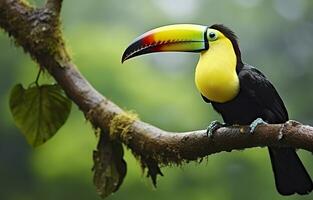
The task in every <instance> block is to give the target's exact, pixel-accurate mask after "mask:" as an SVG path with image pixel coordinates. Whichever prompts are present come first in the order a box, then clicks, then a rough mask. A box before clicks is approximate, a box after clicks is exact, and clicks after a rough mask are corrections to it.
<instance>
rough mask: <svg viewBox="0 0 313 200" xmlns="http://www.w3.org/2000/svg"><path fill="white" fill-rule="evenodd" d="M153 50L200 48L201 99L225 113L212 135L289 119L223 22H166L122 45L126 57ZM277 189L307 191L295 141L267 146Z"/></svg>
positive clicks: (308, 180) (212, 128)
mask: <svg viewBox="0 0 313 200" xmlns="http://www.w3.org/2000/svg"><path fill="white" fill-rule="evenodd" d="M155 52H196V53H199V54H200V59H199V61H198V64H197V66H196V69H195V84H196V87H197V89H198V90H199V92H200V94H201V96H202V98H203V100H204V101H205V102H207V103H210V104H211V105H212V106H213V108H214V110H215V111H217V112H218V113H219V114H220V115H221V116H222V118H223V121H224V124H221V123H218V122H217V121H214V122H212V123H211V124H210V125H209V127H208V131H207V133H208V135H212V133H214V131H215V130H216V129H217V128H219V127H221V126H224V125H250V126H251V129H250V130H252V131H251V133H253V131H254V129H255V127H256V126H257V125H258V124H260V123H284V122H286V121H288V112H287V109H286V107H285V105H284V103H283V101H282V99H281V97H280V96H279V94H278V93H277V91H276V89H275V88H274V86H273V85H272V83H271V82H270V81H269V80H268V79H267V78H266V77H265V75H264V74H263V73H262V72H260V71H259V70H258V69H257V68H255V67H253V66H251V65H249V64H246V63H244V62H243V61H242V58H241V53H240V49H239V45H238V39H237V36H236V35H235V34H234V32H233V31H232V30H230V29H229V28H228V27H226V26H224V25H222V24H214V25H212V26H203V25H196V24H175V25H168V26H163V27H159V28H156V29H153V30H151V31H148V32H146V33H144V34H142V35H141V36H139V37H138V38H136V39H135V40H134V41H133V42H132V43H131V44H130V45H129V46H128V47H127V48H126V50H125V51H124V54H123V56H122V62H124V61H126V60H127V59H130V58H132V57H135V56H139V55H143V54H148V53H155ZM268 151H269V155H270V160H271V164H272V170H273V173H274V178H275V185H276V188H277V191H278V192H279V193H280V194H281V195H292V194H295V193H297V194H300V195H305V194H309V193H310V192H311V191H312V189H313V183H312V180H311V178H310V175H309V174H308V172H307V171H306V169H305V167H304V166H303V164H302V162H301V160H300V159H299V157H298V155H297V154H296V151H295V149H294V148H292V147H268Z"/></svg>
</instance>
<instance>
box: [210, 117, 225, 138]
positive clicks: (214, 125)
mask: <svg viewBox="0 0 313 200" xmlns="http://www.w3.org/2000/svg"><path fill="white" fill-rule="evenodd" d="M225 125H226V124H224V123H221V122H219V121H217V120H214V121H212V122H211V123H210V124H209V126H208V128H207V130H206V135H207V137H209V138H210V137H212V136H213V134H214V132H215V131H216V130H217V129H219V128H221V127H224V126H225Z"/></svg>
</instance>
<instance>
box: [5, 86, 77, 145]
mask: <svg viewBox="0 0 313 200" xmlns="http://www.w3.org/2000/svg"><path fill="white" fill-rule="evenodd" d="M71 104H72V102H71V101H70V100H69V99H68V98H67V97H66V96H65V94H64V92H63V90H62V88H61V87H60V86H59V85H41V86H38V85H34V86H32V87H29V88H27V89H24V88H23V86H22V85H21V84H17V85H16V86H14V88H13V89H12V91H11V95H10V109H11V113H12V115H13V118H14V121H15V124H16V126H17V127H18V128H19V129H20V130H21V132H22V133H23V134H24V135H25V137H26V139H27V141H28V143H29V144H31V145H32V146H34V147H36V146H39V145H41V144H43V143H44V142H46V141H47V140H48V139H50V138H51V137H52V136H53V135H54V134H55V133H56V132H57V131H58V130H59V128H60V127H61V126H62V125H63V124H64V123H65V121H66V120H67V118H68V116H69V114H70V111H71Z"/></svg>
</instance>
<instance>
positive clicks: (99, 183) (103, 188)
mask: <svg viewBox="0 0 313 200" xmlns="http://www.w3.org/2000/svg"><path fill="white" fill-rule="evenodd" d="M123 156H124V150H123V146H122V144H121V143H120V142H119V141H114V140H110V139H109V138H107V139H105V134H104V133H101V135H100V139H99V143H98V148H97V151H94V152H93V160H94V167H93V171H94V177H93V182H94V184H95V186H96V188H97V192H98V194H99V195H100V196H101V197H102V198H106V197H107V196H109V195H110V194H112V193H113V192H116V191H117V190H118V189H119V187H120V186H121V184H122V182H123V180H124V177H125V175H126V162H125V160H124V159H123Z"/></svg>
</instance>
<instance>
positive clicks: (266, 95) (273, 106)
mask: <svg viewBox="0 0 313 200" xmlns="http://www.w3.org/2000/svg"><path fill="white" fill-rule="evenodd" d="M238 76H239V80H240V90H241V92H245V93H247V95H249V96H251V97H253V99H254V100H256V101H257V103H258V104H259V106H261V107H263V109H264V112H265V113H264V115H265V117H264V118H265V119H263V120H265V121H267V122H269V123H282V122H286V121H287V120H288V112H287V110H286V107H285V105H284V103H283V101H282V99H281V98H280V96H279V94H278V93H277V91H276V89H275V88H274V86H273V85H272V84H271V82H270V81H269V80H268V79H267V78H266V77H265V76H264V75H263V74H262V73H261V72H260V71H259V70H257V69H256V68H254V67H252V66H249V65H245V66H244V67H243V68H242V69H241V70H240V72H239V74H238Z"/></svg>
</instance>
